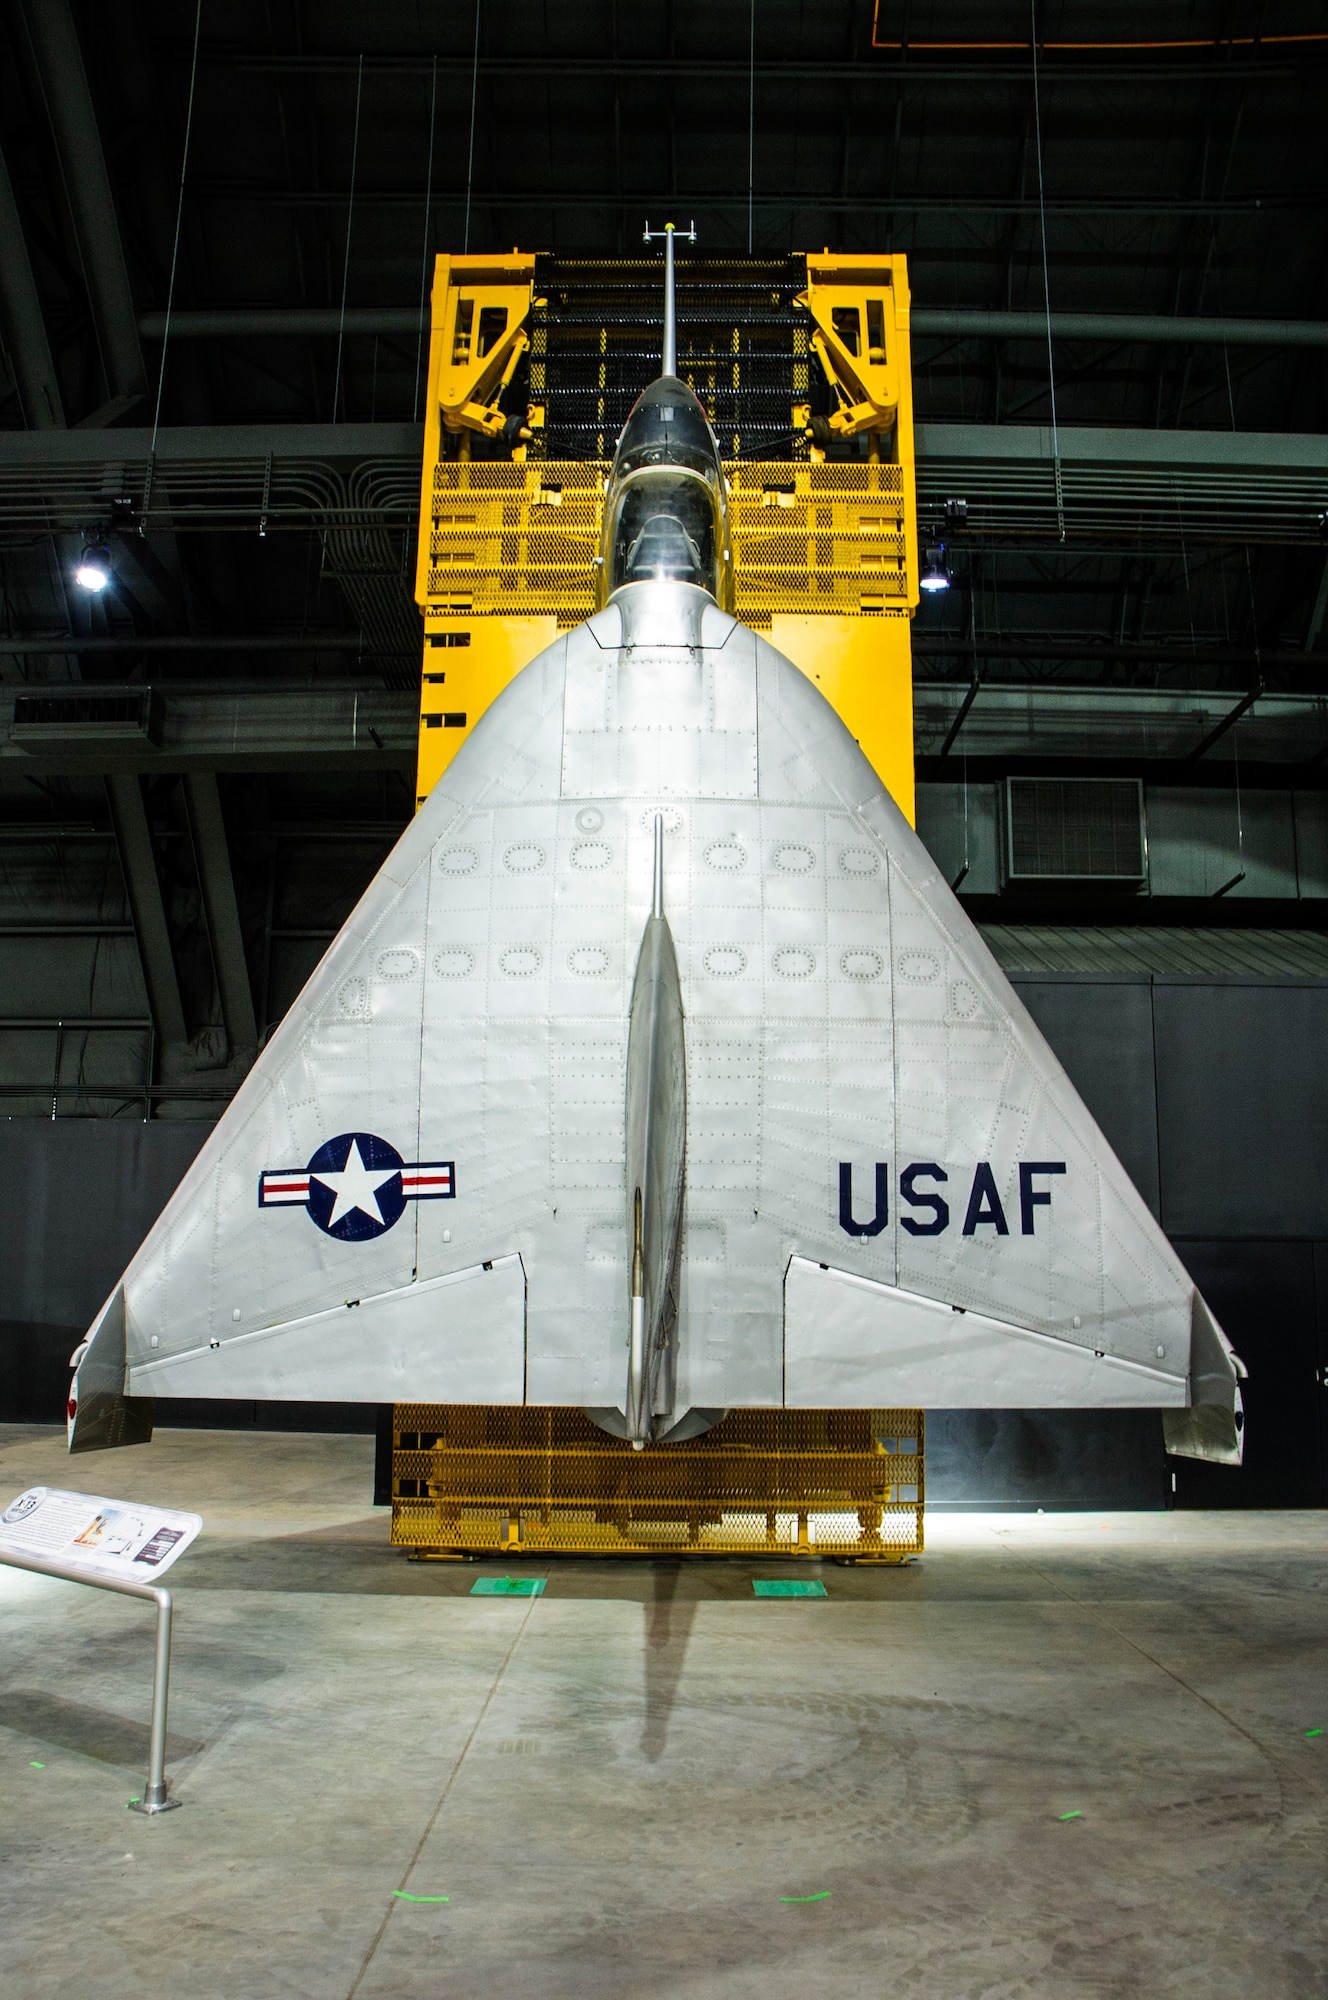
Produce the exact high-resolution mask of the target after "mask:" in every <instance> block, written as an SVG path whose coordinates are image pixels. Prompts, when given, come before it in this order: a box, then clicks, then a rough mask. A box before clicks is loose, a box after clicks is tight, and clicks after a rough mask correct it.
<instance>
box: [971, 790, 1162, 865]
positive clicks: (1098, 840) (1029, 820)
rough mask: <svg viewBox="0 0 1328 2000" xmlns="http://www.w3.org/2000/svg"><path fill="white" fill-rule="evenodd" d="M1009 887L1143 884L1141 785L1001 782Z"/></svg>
mask: <svg viewBox="0 0 1328 2000" xmlns="http://www.w3.org/2000/svg"><path fill="white" fill-rule="evenodd" d="M1005 823H1006V829H1007V850H1006V852H1007V870H1008V874H1009V879H1010V880H1011V881H1012V882H1083V881H1093V882H1141V881H1142V880H1143V876H1144V823H1143V788H1142V786H1141V785H1140V783H1139V781H1138V779H1137V778H1007V779H1006V795H1005Z"/></svg>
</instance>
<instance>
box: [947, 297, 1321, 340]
mask: <svg viewBox="0 0 1328 2000" xmlns="http://www.w3.org/2000/svg"><path fill="white" fill-rule="evenodd" d="M1049 323H1050V331H1051V337H1052V339H1053V340H1102V341H1146V342H1147V341H1161V342H1165V343H1168V344H1172V345H1176V346H1185V347H1328V320H1316V319H1181V318H1179V317H1177V316H1176V315H1174V314H1171V313H1091V312H1054V313H1052V314H1051V315H1050V322H1048V315H1047V314H1046V313H1044V312H988V311H986V310H983V309H979V310H974V311H967V310H961V309H958V308H951V307H947V306H914V308H913V316H912V330H913V332H914V333H923V334H941V335H948V336H949V337H950V338H952V339H958V340H1045V339H1046V338H1047V331H1048V324H1049Z"/></svg>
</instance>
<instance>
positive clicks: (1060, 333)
mask: <svg viewBox="0 0 1328 2000" xmlns="http://www.w3.org/2000/svg"><path fill="white" fill-rule="evenodd" d="M428 325H429V312H428V308H427V307H426V308H425V309H424V311H423V312H421V311H420V309H419V308H418V307H417V306H350V307H348V308H347V309H346V311H345V312H344V313H342V312H340V311H339V310H338V309H337V307H336V306H236V307H225V306H219V307H215V308H208V309H206V310H197V311H190V310H185V311H180V310H178V309H177V310H174V311H172V313H171V339H172V340H247V339H277V338H280V337H281V336H283V335H293V336H302V337H304V338H306V339H307V338H310V337H311V336H313V335H316V334H332V335H335V334H339V333H343V332H344V333H361V334H416V333H418V332H419V331H420V328H421V327H422V326H423V327H425V328H426V329H427V327H428ZM138 330H139V332H140V334H141V335H142V336H143V338H144V340H160V339H161V338H162V337H163V335H164V334H165V331H166V315H165V313H164V312H150V313H144V314H142V315H141V317H140V319H139V322H138ZM912 330H913V332H914V333H915V334H926V335H929V336H935V335H940V336H945V337H949V338H951V339H959V340H1045V339H1046V337H1047V315H1046V314H1045V313H1040V312H995V311H991V312H989V311H987V310H986V309H985V308H975V309H973V310H971V311H970V310H967V309H962V310H961V309H958V308H951V307H948V306H944V307H942V306H914V308H913V314H912ZM1051 336H1052V339H1053V340H1100V341H1162V342H1166V343H1168V344H1172V345H1178V346H1192V347H1222V346H1227V347H1328V320H1316V319H1181V318H1177V317H1176V316H1174V315H1173V314H1170V313H1066V312H1057V313H1053V314H1052V315H1051Z"/></svg>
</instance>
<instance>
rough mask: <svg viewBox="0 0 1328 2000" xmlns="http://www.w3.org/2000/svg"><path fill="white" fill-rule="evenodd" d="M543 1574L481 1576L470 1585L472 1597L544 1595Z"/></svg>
mask: <svg viewBox="0 0 1328 2000" xmlns="http://www.w3.org/2000/svg"><path fill="white" fill-rule="evenodd" d="M545 1581H546V1579H545V1578H544V1577H542V1576H481V1577H477V1578H476V1579H475V1581H474V1583H472V1584H471V1586H470V1594H471V1596H472V1597H543V1595H544V1584H545Z"/></svg>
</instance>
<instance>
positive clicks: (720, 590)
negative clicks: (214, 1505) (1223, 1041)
mask: <svg viewBox="0 0 1328 2000" xmlns="http://www.w3.org/2000/svg"><path fill="white" fill-rule="evenodd" d="M667 249H668V251H670V252H671V249H672V245H671V243H669V244H668V245H667ZM668 261H669V263H670V265H671V256H670V258H669V260H668ZM670 276H671V271H670ZM666 323H667V332H666V348H665V373H664V374H663V375H662V376H661V377H660V379H659V380H658V381H656V382H655V383H653V384H652V386H651V387H650V388H648V389H647V390H646V391H645V393H644V394H643V395H642V396H641V398H640V400H639V401H638V402H637V404H636V406H635V408H634V409H633V411H632V414H631V416H630V417H629V419H628V421H627V424H626V427H625V428H624V430H623V433H622V436H621V438H620V440H619V443H618V449H617V455H616V459H615V462H614V467H613V472H612V477H611V480H610V483H609V490H608V495H607V501H606V507H605V521H604V535H603V543H602V553H601V556H600V558H599V575H600V578H601V588H600V597H601V603H602V608H601V609H600V610H599V611H598V612H597V613H596V614H595V616H594V617H592V618H591V619H590V620H589V621H588V622H587V623H586V624H584V625H582V626H580V627H579V628H578V629H577V630H575V631H573V632H570V633H568V634H567V635H566V636H564V637H562V638H560V639H559V640H558V641H557V642H556V644H554V645H553V646H551V647H549V648H548V650H547V651H546V652H544V653H542V654H540V656H539V657H538V658H537V659H535V660H534V661H532V663H531V664H530V665H529V666H528V667H526V668H525V670H524V671H523V672H522V673H521V674H519V675H518V676H517V678H516V679H515V680H514V681H513V682H512V683H511V685H510V686H509V687H508V688H507V690H506V691H505V692H504V693H503V694H502V695H501V696H500V697H499V699H498V700H497V701H496V702H495V703H494V704H493V706H492V707H491V708H490V709H489V711H488V712H487V714H486V715H484V717H483V718H482V719H481V721H480V722H479V723H478V724H477V726H476V727H475V729H474V732H473V734H472V736H471V738H470V740H469V741H468V743H467V744H466V745H465V747H464V748H463V749H462V750H461V751H460V753H459V754H458V756H457V757H456V759H455V761H454V762H453V764H452V765H451V766H450V768H449V769H448V771H447V772H446V774H445V775H444V777H443V778H442V780H441V781H440V783H439V784H438V786H437V787H436V788H435V790H434V791H433V793H432V794H431V796H430V797H429V799H428V800H427V802H426V804H425V805H424V806H423V808H422V809H421V811H420V812H419V814H418V816H417V817H416V819H415V821H414V822H413V824H412V825H411V826H410V827H409V828H408V830H407V831H406V833H405V834H404V835H403V837H402V839H401V841H400V842H399V843H398V845H397V847H396V849H395V850H394V852H393V853H392V855H391V856H390V858H389V859H388V861H387V862H386V864H385V865H384V867H383V868H382V870H381V871H380V873H379V874H378V876H377V877H376V879H375V880H374V882H373V883H372V884H371V886H370V887H369V889H368V891H367V892H366V894H365V896H364V897H363V899H362V901H361V902H360V904H359V906H358V907H357V909H356V910H355V911H354V913H353V915H352V916H351V917H350V919H349V921H348V922H347V923H346V925H345V927H344V928H343V930H342V931H341V933H340V935H339V936H338V937H337V939H336V941H335V942H334V944H333V945H332V947H331V949H330V950H329V952H328V953H327V956H326V957H325V958H324V960H323V962H322V964H321V965H320V966H319V968H318V970H317V971H316V972H315V973H314V975H313V977H312V978H311V979H310V981H309V983H308V985H307V986H306V987H305V989H304V991H303V993H302V994H301V995H300V997H299V999H298V1000H297V1001H296V1003H295V1005H294V1006H293V1007H292V1008H291V1010H290V1013H289V1014H288V1016H287V1017H286V1019H285V1020H284V1021H283V1022H282V1024H281V1026H280V1027H279V1029H278V1030H277V1031H276V1033H275V1034H274V1035H273V1037H272V1040H271V1041H270V1043H269V1044H268V1046H267V1047H266V1048H265V1049H264V1051H263V1053H262V1055H261V1057H260V1059H259V1061H258V1062H257V1064H256V1065H255V1067H254V1069H253V1070H252V1071H251V1073H250V1074H249V1076H248V1078H247V1079H246V1081H245V1083H244V1085H243V1086H242V1088H241V1089H240V1091H239V1092H238V1094H237V1095H236V1097H235V1099H234V1101H233V1102H232V1104H231V1105H230V1108H229V1109H228V1110H227V1112H226V1113H225V1115H224V1117H223V1118H222V1119H221V1121H220V1123H219V1124H218V1125H217V1126H216V1128H215V1130H214V1131H213V1133H212V1134H211V1136H210V1137H209V1138H208V1140H207V1141H206V1143H205V1144H204V1146H203V1148H202V1150H201V1152H200V1153H199V1155H198V1157H197V1159H196V1160H195V1162H194V1164H193V1165H192V1167H191V1168H190V1169H189V1171H188V1173H187V1174H186V1175H185V1177H184V1180H183V1181H182V1182H181V1184H180V1186H179V1188H178V1189H177V1191H176V1193H175V1195H174V1196H173V1198H172V1199H171V1201H170V1202H169V1203H168V1204H167V1206H166V1208H165V1210H164V1211H163V1213H162V1215H161V1217H160V1219H159V1220H158V1222H157V1223H156V1225H155V1226H154V1228H153V1229H152V1231H151V1232H150V1234H149V1236H148V1238H147V1240H146V1241H145V1243H144V1244H143V1246H142V1248H141V1249H140V1250H139V1252H138V1254H137V1255H136V1256H135V1257H134V1259H133V1261H132V1262H131V1264H130V1265H129V1267H128V1269H127V1270H126V1271H125V1273H124V1276H123V1277H122V1278H121V1280H120V1282H119V1283H118V1284H117V1286H116V1287H115V1290H114V1292H113V1293H112V1295H111V1297H110V1298H109V1300H108V1301H107V1303H106V1305H105V1306H104V1307H103V1309H102V1311H101V1313H100V1314H99V1315H98V1317H97V1319H96V1321H95V1322H94V1325H93V1327H92V1329H91V1331H90V1333H89V1335H88V1338H87V1340H86V1341H85V1342H84V1344H83V1345H82V1347H80V1349H79V1350H78V1353H77V1354H76V1355H75V1357H74V1363H75V1367H76V1374H75V1377H74V1383H73V1387H72V1391H71V1396H70V1422H69V1441H70V1449H71V1450H73V1451H80V1450H90V1449H95V1448H97V1447H100V1446H103V1445H111V1444H118V1443H128V1442H133V1441H137V1440H139V1439H141V1438H143V1437H145V1436H149V1435H150V1434H151V1411H152V1403H151V1400H150V1399H151V1398H153V1397H155V1396H157V1395H169V1396H191V1397H244V1398H259V1399H267V1398H278V1399H283V1400H300V1399H305V1400H324V1399H327V1400H345V1401H351V1402H367V1403H378V1404H382V1403H390V1402H395V1401H402V1402H404V1401H411V1402H424V1403H428V1402H438V1403H479V1404H520V1403H525V1402H528V1403H532V1404H541V1405H546V1404H558V1405H573V1406H579V1407H581V1408H583V1409H585V1410H586V1411H587V1412H588V1413H589V1415H590V1416H591V1417H593V1418H594V1420H595V1421H596V1422H597V1423H598V1424H600V1425H601V1426H602V1427H603V1428H604V1429H606V1430H608V1431H610V1432H613V1433H614V1434H616V1435H619V1436H623V1437H627V1438H630V1439H631V1440H632V1442H633V1443H635V1444H637V1445H644V1444H645V1443H646V1442H647V1441H656V1442H658V1441H667V1440H669V1439H675V1440H676V1439H681V1438H685V1437H688V1436H694V1435H696V1434H697V1433H698V1432H700V1431H703V1430H705V1429H706V1428H708V1427H709V1426H710V1425H711V1424H713V1423H714V1422H715V1421H716V1420H717V1419H718V1418H719V1417H720V1416H722V1415H723V1413H724V1412H725V1411H726V1410H728V1409H729V1408H733V1407H753V1406H759V1407H766V1408H769V1407H780V1406H783V1407H786V1408H790V1409H806V1408H864V1407H873V1408H874V1407H888V1408H898V1407H912V1406H917V1407H923V1408H956V1407H978V1408H994V1407H1016V1408H1062V1409H1063V1408H1076V1407H1093V1408H1125V1407H1157V1408H1160V1409H1161V1410H1162V1412H1163V1421H1164V1427H1165V1432H1166V1439H1167V1444H1168V1448H1169V1449H1170V1450H1171V1451H1173V1452H1177V1453H1181V1454H1184V1455H1187V1456H1192V1457H1200V1458H1209V1459H1217V1460H1222V1461H1225V1462H1227V1463H1239V1460H1240V1452H1241V1423H1242V1418H1241V1406H1240V1392H1239V1387H1238V1378H1239V1377H1241V1376H1243V1374H1244V1372H1245V1371H1244V1369H1243V1367H1242V1365H1241V1363H1240V1362H1239V1360H1238V1359H1237V1357H1236V1356H1235V1355H1234V1354H1233V1353H1232V1350H1231V1348H1230V1346H1229V1344H1228V1343H1227V1341H1226V1339H1225V1337H1224V1336H1223V1334H1222V1332H1221V1330H1220V1328H1219V1327H1218V1326H1217V1324H1216V1322H1215V1320H1214V1319H1213V1317H1212V1315H1211V1313H1210V1312H1209V1311H1208V1308H1207V1307H1206V1305H1205V1304H1204V1301H1203V1299H1202V1298H1201V1297H1200V1295H1199V1293H1198V1291H1197V1290H1196V1289H1195V1286H1194V1284H1193V1283H1192V1281H1191V1279H1190V1278H1189V1276H1188V1275H1187V1273H1186V1272H1185V1270H1184V1268H1183V1267H1182V1265H1181V1263H1180V1261H1179V1259H1178V1258H1177V1256H1176V1254H1175V1252H1174V1251H1173V1250H1172V1248H1171V1246H1170V1244H1169V1243H1168V1242H1167V1239H1166V1237H1165V1236H1164V1235H1163V1233H1162V1231H1161V1229H1160V1228H1159V1227H1158V1225H1157V1223H1156V1222H1155V1221H1154V1219H1153V1217H1152V1215H1151V1214H1150V1213H1149V1211H1148V1209H1147V1208H1146V1206H1145V1205H1144V1202H1143V1201H1142V1199H1141V1198H1140V1196H1139V1194H1138V1193H1137V1192H1136V1190H1135V1188H1134V1186H1133V1185H1132V1183H1131V1181H1130V1179H1129V1177H1128V1176H1127V1174H1126V1173H1125V1171H1124V1169H1123V1168H1122V1167H1121V1165H1120V1163H1119V1161H1118V1160H1117V1159H1116V1157H1115V1155H1114V1154H1113V1152H1112V1150H1111V1148H1110V1147H1109V1146H1108V1144H1107V1142H1106V1140H1105V1139H1104V1138H1103V1136H1102V1134H1101V1132H1100V1131H1099V1130H1098V1128H1097V1126H1096V1124H1095V1123H1094V1121H1093V1119H1092V1118H1091V1117H1090V1116H1089V1114H1088V1112H1087V1110H1086V1109H1085V1107H1084V1105H1083V1104H1082V1103H1081V1102H1080V1099H1079V1097H1078V1095H1077V1094H1076V1092H1075V1090H1074V1087H1073V1086H1072V1084H1071V1083H1070V1081H1069V1079H1068V1078H1067V1076H1066V1075H1065V1072H1064V1071H1063V1070H1062V1068H1061V1066H1060V1064H1059V1063H1058V1062H1057V1060H1056V1058H1055V1057H1054V1056H1053V1055H1052V1053H1051V1051H1050V1049H1049V1048H1048V1047H1047V1044H1046V1043H1045V1042H1044V1040H1043V1039H1042V1036H1041V1035H1040V1033H1039V1032H1038V1030H1037V1028H1036V1027H1035V1026H1034V1025H1033V1022H1032V1021H1031V1019H1030V1018H1029V1016H1028V1014H1027V1013H1026V1011H1025V1009H1024V1008H1023V1006H1022V1005H1021V1003H1020V1001H1019V1000H1018V998H1017V997H1016V995H1015V993H1014V992H1013V990H1012V989H1011V987H1010V985H1009V983H1008V981H1007V980H1006V979H1005V977H1004V975H1003V974H1002V973H1001V971H1000V969H999V968H998V966H997V965H996V963H995V961H994V960H993V958H992V956H991V954H990V953H989V952H988V950H987V948H986V946H985V945H984V944H983V942H982V940H981V938H980V937H979V935H978V933H977V931H976V930H975V929H974V927H973V925H972V924H971V923H970V922H969V920H968V918H967V917H966V916H965V915H964V913H963V911H962V910H961V909H960V907H959V904H958V903H957V901H956V900H955V898H954V896H953V895H952V894H951V892H950V890H949V888H948V886H947V885H946V883H945V882H944V880H943V879H942V878H941V876H940V875H939V874H938V872H937V869H936V866H935V864H934V863H933V861H932V859H931V857H930V855H929V854H928V853H927V851H926V849H925V848H924V847H923V846H922V844H921V842H920V841H919V840H918V838H917V836H916V834H915V833H914V832H913V830H912V828H911V827H910V826H909V824H908V822H907V821H906V820H905V818H904V816H903V814H902V813H901V812H900V811H899V809H898V807H897V806H896V805H895V804H894V802H893V801H892V800H891V799H890V798H889V796H888V795H887V794H886V792H885V791H884V789H883V787H882V785H881V782H880V780H879V779H878V778H877V776H876V774H875V772H874V771H873V770H872V768H871V766H870V765H869V764H868V762H867V760H866V758H865V757H864V756H863V755H862V753H861V751H860V750H859V749H858V747H857V744H856V743H855V742H854V740H853V738H852V737H851V736H850V735H849V732H848V730H847V729H846V728H845V727H844V724H843V723H842V722H841V721H840V720H839V717H838V716H837V715H836V713H835V711H834V710H833V709H832V708H831V706H830V705H829V703H828V702H827V701H826V700H825V699H824V698H823V697H822V695H821V694H820V693H819V692H818V691H817V689H816V688H815V687H814V686H813V684H812V683H811V682H810V681H809V680H808V679H807V678H806V677H805V676H804V675H803V674H802V673H801V672H800V671H799V670H798V669H797V668H796V667H794V666H793V665H792V664H791V663H790V662H789V661H788V660H786V659H784V658H783V657H782V655H781V654H779V653H777V652H776V651H775V650H774V648H773V647H771V646H769V645H767V644H766V643H765V642H764V640H762V639H760V638H759V637H758V636H757V635H756V634H755V633H754V632H752V631H750V630H748V629H747V628H746V627H744V626H743V625H740V624H739V623H738V622H737V621H736V620H735V619H734V618H733V617H732V616H731V615H730V613H729V611H728V610H727V609H726V608H725V607H726V605H727V604H728V603H729V602H730V601H731V597H732V590H731V564H730V556H729V544H728V536H727V532H726V519H725V488H724V479H723V473H722V469H721V465H720V460H719V454H718V449H717V446H716V443H715V439H714V436H713V434H712V432H711V430H710V426H709V424H708V422H707V420H706V416H705V413H704V411H703V410H702V408H701V405H700V404H699V403H698V401H697V400H696V398H695V396H694V395H693V394H692V392H691V391H690V390H689V389H688V388H687V387H686V386H685V384H684V383H683V382H682V381H680V380H679V379H677V377H676V374H675V373H674V369H675V367H676V360H675V356H674V352H673V348H672V316H671V314H668V315H666Z"/></svg>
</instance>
